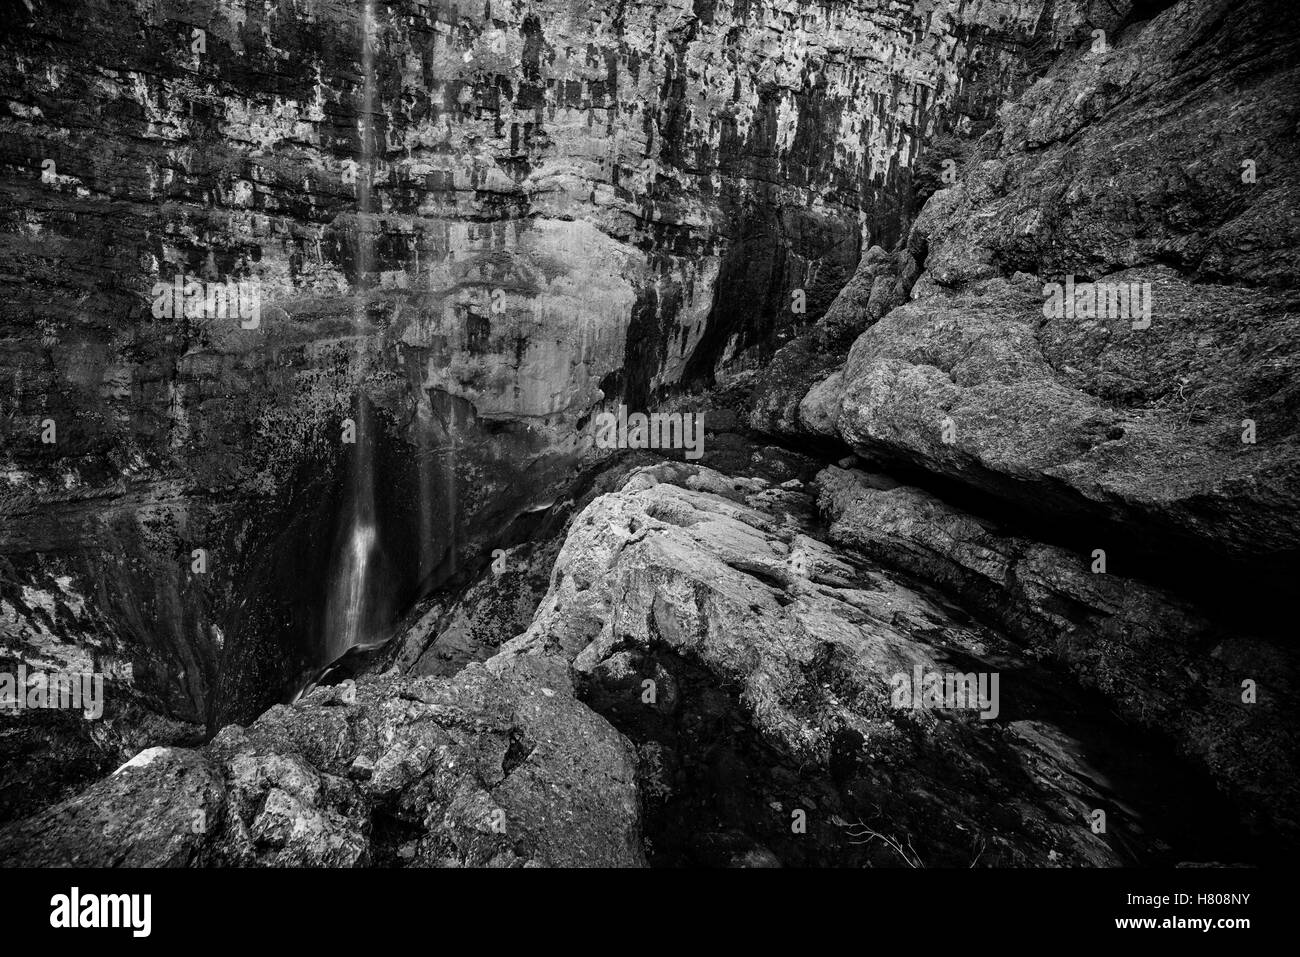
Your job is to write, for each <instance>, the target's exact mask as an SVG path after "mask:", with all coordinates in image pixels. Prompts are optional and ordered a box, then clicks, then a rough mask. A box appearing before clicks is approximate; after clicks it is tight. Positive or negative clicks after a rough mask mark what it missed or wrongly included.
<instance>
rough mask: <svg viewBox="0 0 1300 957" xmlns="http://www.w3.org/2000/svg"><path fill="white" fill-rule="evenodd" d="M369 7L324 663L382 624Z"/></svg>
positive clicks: (369, 6)
mask: <svg viewBox="0 0 1300 957" xmlns="http://www.w3.org/2000/svg"><path fill="white" fill-rule="evenodd" d="M376 39H377V38H376V24H375V10H374V0H366V3H365V8H364V20H363V23H362V50H361V65H362V77H363V80H362V94H361V115H360V118H359V134H360V140H361V158H362V162H361V164H360V168H359V169H358V171H357V217H356V224H357V225H356V229H357V234H356V243H357V261H356V276H357V278H356V294H355V297H354V304H353V314H352V320H353V321H352V325H353V336H354V339H353V341H354V343H355V347H354V351H353V354H352V362H351V367H352V376H351V378H352V380H353V382H354V383H355V387H356V412H355V414H354V417H353V424H354V430H353V431H354V437H355V444H353V445H352V446H351V450H350V451H351V455H350V460H351V461H350V469H349V474H348V484H347V505H346V512H345V514H344V521H343V522H342V523H341V525H340V533H339V534H338V535H337V536H336V543H335V549H334V559H333V564H332V568H331V571H330V580H329V597H328V600H327V602H326V608H325V652H326V658H327V660H333V659H335V658H337V657H338V656H340V655H342V654H343V653H344V652H345V651H347V650H348V649H349V648H351V647H353V646H354V645H361V644H367V643H369V642H371V641H373V640H374V639H375V638H377V637H379V636H378V635H377V634H376V632H377V630H378V629H379V628H381V627H383V626H384V625H385V624H387V622H386V621H385V620H384V598H383V589H384V583H383V582H382V581H378V580H377V578H376V573H377V571H378V567H379V565H380V547H381V543H380V541H379V528H378V522H377V517H376V514H375V473H374V469H375V462H374V459H375V443H374V436H373V435H372V434H371V433H372V415H371V412H370V405H369V402H368V401H367V400H366V397H365V395H364V391H363V389H362V383H363V381H364V377H365V367H366V331H367V330H366V296H365V292H364V289H365V283H366V281H367V277H368V275H369V274H370V272H371V271H372V268H373V263H374V241H373V239H372V237H371V232H370V212H371V183H372V180H373V178H374V166H375V134H374V110H375V60H374V58H375V47H376Z"/></svg>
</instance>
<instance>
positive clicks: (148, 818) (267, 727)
mask: <svg viewBox="0 0 1300 957" xmlns="http://www.w3.org/2000/svg"><path fill="white" fill-rule="evenodd" d="M534 664H535V663H533V662H528V661H524V662H519V663H517V664H516V665H515V666H513V667H509V668H499V669H497V670H496V672H495V673H493V674H489V673H488V672H487V671H486V670H485V669H484V668H483V667H482V666H481V665H472V666H470V667H468V668H466V669H465V670H464V671H463V672H462V673H461V674H460V675H458V676H457V678H455V679H454V680H437V679H432V678H426V679H395V678H383V679H366V680H364V681H362V682H360V683H358V684H355V685H353V684H345V685H340V686H336V687H332V688H321V689H318V690H317V691H316V692H314V693H313V694H312V695H310V696H309V697H307V698H306V699H305V700H304V701H302V702H300V703H299V704H297V705H295V706H294V707H292V708H285V707H282V706H277V707H275V708H272V709H271V710H270V711H268V712H267V713H266V714H264V715H263V716H262V717H261V718H259V719H258V720H257V722H255V723H254V724H253V725H252V726H251V727H249V728H247V729H243V728H239V727H237V726H230V727H228V728H226V729H224V730H223V731H222V732H221V733H220V734H219V735H217V737H216V738H215V739H214V740H213V741H212V743H211V744H209V745H208V746H207V747H205V748H203V749H202V750H197V751H196V750H188V749H183V748H151V749H149V750H146V751H143V752H141V753H140V754H139V755H137V756H136V757H135V758H133V759H132V760H131V761H130V762H128V763H127V764H126V765H124V766H123V767H121V768H120V769H118V770H117V771H116V772H115V773H114V774H113V775H112V776H111V777H108V778H106V779H104V780H103V781H101V782H100V783H98V784H96V785H94V786H93V787H91V788H90V789H89V790H87V791H86V792H84V793H83V794H81V795H80V796H79V797H77V798H75V799H72V800H70V801H68V802H66V803H64V804H61V805H58V806H56V807H53V808H50V809H49V810H46V811H44V812H42V813H41V814H39V815H37V816H36V817H34V818H32V819H29V820H26V821H23V822H21V823H19V824H17V825H15V826H11V827H9V828H6V829H4V830H2V831H0V857H3V858H4V859H5V861H6V862H7V863H9V864H12V865H26V866H61V865H79V866H98V867H104V866H127V867H137V866H143V867H162V866H184V865H189V866H193V865H231V866H247V865H262V866H335V867H348V866H363V865H383V866H425V867H428V866H487V867H510V866H530V865H531V866H557V867H564V866H569V867H573V866H602V867H618V866H635V865H638V864H640V863H642V862H643V857H642V852H641V847H640V834H639V823H640V822H639V808H638V803H637V796H636V790H635V774H636V770H635V763H634V757H633V753H632V751H631V749H630V748H629V746H628V744H627V742H626V741H625V740H624V739H623V738H622V736H621V735H619V734H618V733H617V732H616V731H614V730H613V729H612V728H611V727H609V725H608V724H606V723H605V722H604V721H602V720H601V719H600V718H598V717H596V716H595V715H593V714H592V713H591V712H590V711H588V710H587V709H586V708H584V707H583V706H582V705H580V704H578V703H577V702H576V701H575V700H574V699H573V696H572V689H571V687H569V686H568V684H567V678H566V676H565V675H564V674H563V673H560V672H556V671H555V670H549V671H547V670H542V669H539V668H537V667H534Z"/></svg>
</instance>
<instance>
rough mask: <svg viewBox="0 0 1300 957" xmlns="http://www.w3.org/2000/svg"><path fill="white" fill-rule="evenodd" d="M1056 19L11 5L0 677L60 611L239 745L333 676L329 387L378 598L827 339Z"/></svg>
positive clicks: (101, 650)
mask: <svg viewBox="0 0 1300 957" xmlns="http://www.w3.org/2000/svg"><path fill="white" fill-rule="evenodd" d="M1046 6H1047V5H1045V4H1043V3H1042V2H997V3H970V2H966V0H948V2H944V3H939V4H931V3H920V4H914V3H910V2H907V3H893V4H889V5H878V4H875V3H869V2H865V0H861V2H854V3H848V4H836V5H833V6H831V7H818V6H807V5H804V4H799V3H794V2H782V3H774V4H752V3H736V4H727V3H706V4H693V5H692V4H681V3H678V4H669V3H632V4H623V5H620V6H618V7H617V8H611V9H605V8H602V7H599V6H591V5H586V4H577V3H567V2H555V3H550V4H543V5H542V6H540V7H538V6H536V5H533V6H525V5H522V4H513V3H495V4H494V3H487V2H485V3H482V4H464V5H457V4H453V3H443V2H437V3H423V2H402V3H385V2H370V3H363V2H343V0H309V2H306V3H303V2H299V0H293V2H290V0H284V2H275V3H271V4H246V3H244V2H233V0H213V2H205V3H180V2H177V3H168V2H165V3H161V4H159V3H154V2H148V3H131V4H116V3H115V4H109V3H105V2H92V3H73V2H61V0H39V2H36V0H33V2H32V3H24V4H13V5H12V10H10V13H11V15H12V20H13V29H12V30H10V31H9V32H8V33H7V36H6V38H5V40H4V41H3V43H4V52H5V56H4V57H3V61H2V62H3V66H0V196H2V197H3V200H2V201H0V243H3V248H2V249H0V254H3V256H4V259H5V262H6V263H7V264H8V267H7V269H6V271H5V275H4V277H3V279H2V280H0V281H3V283H4V287H3V289H2V290H0V293H3V295H0V300H2V301H3V307H2V309H3V312H0V329H2V332H0V381H3V382H5V383H6V385H5V387H4V392H3V399H2V400H0V401H3V406H2V407H0V408H2V409H3V413H4V419H5V423H6V424H5V441H4V448H3V452H0V454H2V455H3V457H4V458H3V462H4V469H5V471H4V475H5V480H4V486H3V489H2V490H0V495H2V496H3V499H2V500H3V502H4V513H3V522H4V525H3V532H2V533H0V558H3V563H2V564H0V581H2V582H3V583H4V590H5V595H6V597H5V598H4V599H3V601H4V605H3V608H4V612H3V614H4V615H5V618H6V620H7V621H9V622H10V625H9V627H8V628H7V632H8V635H7V637H10V638H13V637H16V638H17V639H18V641H17V642H14V641H12V640H10V641H9V642H8V644H7V649H8V650H7V652H6V653H7V654H11V655H14V656H16V657H17V658H21V659H26V658H28V657H30V655H29V652H28V650H27V645H28V644H30V643H31V642H33V641H38V640H39V635H40V634H41V633H42V629H47V628H49V627H50V626H48V625H46V624H44V623H43V622H42V612H41V611H40V610H39V609H40V608H42V607H47V606H57V607H58V608H59V609H60V613H59V615H58V616H57V617H58V618H59V624H58V625H57V626H55V627H54V630H55V631H56V632H57V633H58V635H59V640H60V641H63V642H68V643H74V644H79V645H82V646H84V647H87V648H92V647H93V648H95V649H96V654H99V655H100V656H101V658H102V660H103V661H104V662H105V663H106V667H110V666H111V667H112V668H114V669H117V670H119V671H122V672H123V673H125V672H126V671H127V670H130V672H131V679H130V686H131V687H132V688H133V689H135V693H138V694H139V696H140V697H141V699H142V700H145V701H146V702H147V703H148V704H149V706H150V707H154V708H159V709H162V710H163V711H166V712H167V713H170V714H175V715H177V716H179V717H182V718H184V719H185V720H187V721H191V722H206V723H207V724H209V725H210V726H211V727H216V726H219V725H220V724H222V723H225V722H226V721H229V720H247V719H249V718H251V717H252V716H253V715H255V714H256V713H257V712H258V710H260V708H262V707H265V706H266V704H268V703H270V702H271V701H274V700H275V699H276V696H277V695H279V694H281V693H282V692H284V691H285V689H291V688H292V686H293V685H294V683H295V682H296V681H300V680H301V679H302V676H303V675H305V674H309V673H311V672H312V670H313V669H315V668H316V667H318V666H319V665H320V664H321V661H320V660H319V657H320V639H319V636H320V633H321V632H322V631H323V630H324V625H323V622H322V621H321V612H320V610H319V609H321V608H325V607H327V605H328V602H327V597H328V596H327V595H326V594H325V591H324V589H325V587H326V586H325V585H322V584H320V583H323V582H327V581H328V580H329V579H330V576H331V574H332V571H333V570H334V569H335V568H336V566H337V554H338V551H339V548H340V544H339V543H340V541H341V538H340V536H341V534H343V533H342V531H341V530H340V527H339V523H340V521H341V519H340V516H344V515H346V514H347V513H348V510H349V504H348V492H347V486H346V478H345V476H346V475H347V474H348V472H349V466H348V460H349V453H348V450H347V449H346V448H345V447H344V446H343V445H341V443H340V441H339V435H340V431H341V427H342V426H341V423H342V420H343V419H344V418H346V417H355V416H356V415H357V413H358V402H359V401H360V400H359V399H358V394H359V393H364V395H365V396H366V397H367V401H368V402H370V403H373V405H374V406H375V410H376V411H375V413H374V416H373V421H374V422H375V427H376V429H377V430H378V431H379V432H380V433H381V434H380V435H378V436H376V437H374V438H373V439H372V441H371V444H372V445H373V446H374V447H375V450H374V452H373V455H374V457H375V459H376V465H375V467H376V468H377V469H378V470H379V471H380V472H382V473H383V474H384V475H385V476H386V481H385V482H384V485H383V487H382V488H381V489H380V501H379V502H378V503H377V509H378V523H379V529H380V531H379V537H380V538H381V539H382V541H383V554H382V555H381V556H379V557H378V558H377V559H376V562H377V563H381V564H382V566H383V574H384V575H385V577H386V578H390V579H392V580H393V581H394V586H393V590H394V597H393V601H392V606H393V608H392V609H391V610H392V611H393V612H394V613H397V612H400V610H401V609H402V608H403V607H405V606H406V605H409V603H410V602H411V601H413V600H414V599H415V598H417V597H419V596H420V595H423V594H426V593H427V592H428V590H429V589H430V588H432V587H434V586H436V585H437V584H439V583H441V582H444V581H447V580H449V579H451V578H453V577H455V576H456V575H457V574H459V572H460V570H461V569H462V568H463V567H466V566H467V565H468V566H472V565H473V564H474V563H476V562H479V561H481V560H482V556H483V554H484V552H485V551H486V550H487V549H488V548H489V547H490V546H491V545H494V544H496V541H494V539H497V538H498V537H499V536H500V534H502V533H503V531H504V530H506V529H508V528H509V527H510V525H511V523H512V521H513V520H514V518H515V516H516V515H517V514H518V513H519V512H520V511H521V510H523V509H528V508H532V507H535V506H537V505H538V504H539V500H541V501H545V500H546V499H547V498H549V497H553V496H554V494H555V493H556V489H557V488H562V486H563V483H564V481H565V476H566V474H567V470H568V469H569V467H570V466H571V465H572V463H573V461H574V458H575V456H576V455H577V454H578V453H579V452H580V451H581V447H582V445H583V439H584V434H585V433H584V430H585V428H586V427H587V424H588V423H589V421H590V419H589V413H590V412H591V410H592V408H593V407H594V406H596V405H597V404H599V403H602V402H609V401H615V400H618V399H627V400H628V401H630V402H632V403H634V404H637V403H641V404H643V403H645V402H646V401H647V400H648V399H649V398H650V396H651V395H652V394H653V393H656V392H658V391H661V390H663V389H665V388H668V387H670V386H672V385H673V384H675V383H678V382H680V381H682V380H684V379H688V380H689V379H699V378H701V377H703V378H708V377H709V376H711V375H712V372H713V370H714V368H715V367H717V366H718V364H719V363H723V364H727V363H730V364H733V365H736V364H741V365H743V364H745V363H747V362H751V361H752V356H753V355H754V354H756V353H755V350H759V351H761V350H762V349H764V348H766V346H767V344H769V343H770V342H772V341H773V338H774V337H775V336H776V335H778V333H779V330H780V329H781V328H783V327H785V326H788V325H790V324H791V323H792V322H794V321H796V320H798V319H799V317H800V315H805V316H807V317H811V318H815V317H816V316H818V315H820V313H821V312H822V311H823V310H824V309H825V307H826V305H827V304H828V303H829V302H830V300H831V299H832V298H833V297H834V295H835V293H836V292H837V291H838V289H839V287H840V286H841V285H842V284H843V283H844V281H845V280H846V279H847V278H848V277H850V276H851V275H852V273H853V270H854V268H855V265H856V263H857V261H858V258H859V249H860V245H861V240H862V238H863V237H864V236H865V237H868V238H871V239H873V240H878V241H880V242H884V243H886V244H889V243H891V242H892V240H893V237H894V236H895V235H897V233H898V231H899V229H900V222H901V219H900V210H905V209H906V208H907V207H908V205H909V197H910V192H911V171H912V168H913V166H914V165H915V163H916V161H917V158H918V156H919V154H920V151H921V149H922V146H923V143H924V142H925V140H926V138H927V137H928V136H930V135H931V134H933V133H935V132H936V131H939V130H944V129H963V128H967V127H969V126H971V125H972V124H978V123H980V122H983V121H985V120H987V118H988V117H990V116H991V115H992V113H993V111H994V110H995V109H996V106H997V104H998V103H999V102H1000V101H1001V99H1002V97H1003V95H1004V93H1005V91H1006V90H1008V89H1010V88H1012V87H1013V86H1015V85H1016V83H1017V82H1018V81H1019V78H1020V74H1019V66H1018V65H1019V64H1020V63H1022V61H1023V60H1024V59H1025V58H1026V57H1027V56H1028V53H1027V51H1029V50H1030V49H1031V48H1030V47H1028V46H1026V44H1029V43H1030V41H1035V42H1041V43H1042V44H1045V45H1046V46H1047V47H1049V48H1055V47H1057V46H1059V45H1061V44H1063V43H1065V42H1069V41H1073V40H1076V39H1077V38H1078V37H1080V36H1083V35H1085V34H1086V30H1087V27H1088V20H1089V17H1090V16H1091V15H1092V14H1091V13H1090V12H1089V10H1088V5H1087V4H1083V3H1078V4H1051V5H1050V7H1051V15H1050V16H1046V15H1044V10H1045V9H1046ZM1099 6H1100V5H1099ZM1122 8H1123V5H1121V9H1122ZM1115 15H1116V14H1114V13H1113V12H1107V13H1105V15H1104V16H1105V17H1110V18H1113V17H1114V16H1115ZM1032 49H1033V50H1034V51H1036V50H1037V49H1038V48H1037V47H1033V48H1032ZM177 276H180V277H182V278H183V279H186V278H194V279H202V280H204V281H208V280H229V279H236V280H246V281H256V282H257V283H259V284H260V290H261V295H262V302H261V310H260V311H261V315H260V320H259V322H258V324H257V325H256V327H254V328H245V327H244V326H243V325H241V324H240V323H237V322H234V321H232V320H229V319H224V320H223V319H217V318H212V317H200V316H188V317H185V318H159V317H157V316H155V315H154V314H153V309H152V306H153V304H154V303H153V299H154V293H153V285H154V283H155V282H157V281H159V280H162V281H168V280H171V279H173V278H174V277H177ZM795 288H799V289H802V290H804V292H805V294H806V303H805V305H806V309H807V311H806V313H803V314H796V313H793V312H792V311H791V308H790V306H791V295H790V294H791V291H792V290H793V289H795ZM747 356H749V357H750V358H746V357H747ZM47 421H50V422H53V423H54V425H55V427H56V433H57V435H56V437H55V439H54V441H52V442H50V443H46V442H43V441H42V436H43V435H44V434H45V426H44V424H45V423H46V422H47ZM525 475H526V476H527V479H526V480H525V479H524V478H523V477H524V476H525ZM548 486H553V487H550V488H548ZM198 548H201V549H204V550H206V551H207V552H208V555H209V558H210V567H209V569H208V570H207V571H206V572H203V573H202V574H201V575H200V574H196V573H194V572H193V571H192V570H191V561H192V560H191V557H190V556H191V555H192V553H193V551H194V550H195V549H198ZM56 581H57V582H62V583H63V584H57V585H56V584H55V582H56Z"/></svg>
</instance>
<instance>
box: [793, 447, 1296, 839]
mask: <svg viewBox="0 0 1300 957" xmlns="http://www.w3.org/2000/svg"><path fill="white" fill-rule="evenodd" d="M817 485H818V496H819V497H818V503H819V506H820V507H821V509H822V511H823V512H824V514H825V515H826V517H827V518H828V519H829V521H830V529H829V536H830V539H831V540H832V541H833V542H835V543H837V544H840V545H847V546H850V547H852V548H854V549H857V550H860V551H862V552H864V553H865V554H867V555H870V556H872V557H873V558H876V559H878V560H880V561H882V562H885V563H887V564H888V565H890V566H892V567H894V568H899V569H903V570H906V571H908V572H911V573H912V574H914V575H916V576H917V577H918V578H920V579H921V580H923V581H926V582H932V583H934V584H935V585H937V586H939V587H941V588H943V589H944V590H945V591H947V592H948V593H950V594H952V595H954V596H955V597H956V599H957V600H958V601H960V603H961V604H962V606H963V607H965V608H968V609H970V610H971V611H972V612H975V613H977V614H979V615H980V616H981V618H982V619H983V620H985V621H989V622H996V623H997V625H998V626H999V627H1000V628H1001V629H1003V630H1004V632H1005V634H1007V636H1008V637H1010V638H1012V639H1013V640H1015V641H1016V642H1017V643H1018V644H1020V645H1021V646H1022V647H1024V649H1025V650H1026V651H1027V652H1029V653H1030V654H1031V655H1032V656H1033V657H1035V658H1037V659H1039V660H1047V661H1053V662H1056V663H1059V664H1061V665H1064V666H1065V667H1066V668H1068V669H1069V671H1070V672H1072V673H1073V674H1074V675H1076V676H1077V677H1078V678H1079V679H1080V681H1081V682H1082V683H1083V684H1084V685H1085V686H1087V687H1091V688H1096V689H1098V690H1099V691H1101V692H1102V693H1103V694H1104V695H1105V696H1106V697H1107V698H1108V699H1110V700H1111V701H1112V702H1114V705H1115V707H1116V709H1117V710H1118V711H1119V713H1121V714H1123V715H1124V716H1125V717H1127V718H1129V719H1131V720H1132V721H1134V722H1136V723H1139V724H1141V725H1144V726H1146V727H1148V728H1150V729H1151V730H1153V731H1155V732H1159V733H1162V734H1164V735H1167V736H1168V737H1169V738H1171V739H1172V740H1174V741H1175V742H1176V743H1177V746H1178V749H1179V751H1180V752H1181V753H1182V754H1184V755H1186V756H1187V757H1189V758H1190V759H1191V760H1192V761H1194V762H1195V763H1197V764H1199V765H1201V766H1203V767H1204V768H1206V769H1207V770H1208V771H1209V772H1210V773H1211V774H1212V775H1213V777H1214V778H1215V780H1216V781H1218V782H1219V783H1220V786H1222V787H1223V788H1224V789H1225V790H1226V791H1228V792H1229V793H1231V794H1232V795H1233V797H1234V798H1235V799H1236V800H1237V802H1238V804H1239V805H1240V806H1241V807H1242V808H1243V810H1244V812H1245V814H1246V815H1247V816H1248V817H1249V818H1250V819H1251V820H1252V823H1253V825H1254V827H1255V828H1256V829H1257V830H1259V831H1261V832H1267V833H1273V834H1276V835H1279V836H1284V837H1285V839H1287V840H1289V841H1291V842H1294V841H1295V840H1296V836H1297V808H1298V807H1300V793H1298V792H1297V774H1296V768H1295V765H1294V761H1295V755H1296V754H1297V753H1298V752H1300V724H1298V723H1297V721H1296V719H1295V717H1294V714H1293V712H1292V711H1291V709H1290V708H1288V707H1287V706H1286V689H1288V688H1291V687H1293V686H1294V684H1295V681H1296V680H1297V678H1298V677H1300V668H1298V667H1297V656H1296V653H1295V650H1294V649H1293V648H1291V647H1289V645H1288V644H1287V643H1286V642H1285V641H1278V640H1276V638H1274V640H1266V639H1261V638H1259V637H1256V636H1253V635H1250V634H1244V633H1242V632H1241V631H1234V630H1233V629H1232V627H1231V625H1225V624H1224V623H1222V622H1217V621H1211V620H1207V618H1206V617H1205V616H1204V614H1203V613H1202V612H1200V611H1198V610H1197V609H1196V607H1195V606H1194V605H1192V604H1191V603H1190V602H1188V601H1186V600H1184V599H1181V598H1179V597H1177V596H1174V595H1170V594H1169V593H1167V592H1165V591H1163V590H1161V589H1159V588H1157V587H1153V586H1151V585H1148V584H1144V583H1142V582H1140V581H1134V580H1132V579H1126V578H1122V577H1118V576H1115V575H1113V574H1108V573H1106V572H1105V571H1104V570H1100V569H1101V566H1099V565H1098V561H1097V559H1096V558H1095V557H1094V556H1093V554H1091V553H1086V552H1085V553H1083V554H1078V553H1071V552H1069V551H1067V550H1065V549H1063V548H1061V547H1059V546H1054V545H1048V544H1043V543H1041V542H1035V541H1032V540H1027V539H1025V538H1021V537H1018V536H1016V535H1014V534H1010V533H1008V532H1007V531H1006V530H1003V529H999V528H997V526H996V525H995V524H994V523H991V522H988V521H981V520H979V519H978V518H976V517H974V516H972V515H969V514H965V513H962V512H960V511H958V510H957V509H955V508H953V507H951V506H949V505H946V504H944V503H943V502H941V501H939V500H938V499H936V498H935V497H934V496H932V495H928V494H926V493H925V492H922V491H920V490H919V489H915V488H910V487H908V486H902V485H899V484H898V483H897V482H895V481H891V480H889V479H887V478H884V477H882V476H875V475H869V474H867V473H863V472H856V471H849V470H844V469H838V468H829V469H826V470H824V471H823V472H821V473H820V474H819V475H818V477H817ZM1246 682H1249V683H1250V687H1251V689H1252V692H1253V693H1251V694H1250V695H1249V696H1247V695H1246V694H1245V693H1244V688H1245V683H1246ZM1247 698H1248V699H1249V700H1247Z"/></svg>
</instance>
